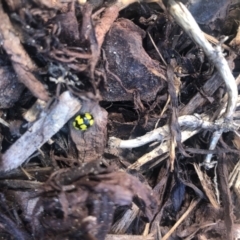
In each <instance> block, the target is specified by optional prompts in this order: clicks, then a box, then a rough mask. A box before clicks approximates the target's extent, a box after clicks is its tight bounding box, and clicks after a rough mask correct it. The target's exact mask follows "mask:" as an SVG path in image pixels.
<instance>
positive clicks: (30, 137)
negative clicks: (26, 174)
mask: <svg viewBox="0 0 240 240" xmlns="http://www.w3.org/2000/svg"><path fill="white" fill-rule="evenodd" d="M80 108H81V103H80V101H79V100H78V99H76V98H75V97H73V96H72V95H71V93H70V92H69V91H66V92H64V93H62V95H61V96H60V97H59V100H58V102H57V104H56V105H55V106H53V107H52V109H50V110H49V112H44V113H42V115H41V117H40V118H39V120H37V121H36V122H35V123H34V124H33V126H32V127H31V128H30V129H29V130H28V131H27V132H26V133H25V134H24V135H23V136H22V137H21V138H19V139H18V140H17V141H16V142H15V143H14V144H13V145H12V146H11V147H10V148H9V149H8V150H7V151H6V152H5V153H4V154H3V155H2V162H1V167H0V169H1V170H2V171H8V170H11V169H14V168H17V167H19V166H20V165H21V164H22V163H24V161H25V160H26V159H28V157H30V156H31V155H32V154H33V153H34V152H35V151H36V150H37V149H38V148H40V147H41V146H42V145H43V144H44V143H45V142H47V141H48V140H49V139H50V138H51V137H52V136H53V135H54V134H56V133H57V132H58V131H59V130H60V129H61V128H62V126H63V125H64V124H65V123H66V122H67V121H68V120H69V119H70V118H71V117H73V116H74V114H76V113H77V112H78V111H79V110H80Z"/></svg>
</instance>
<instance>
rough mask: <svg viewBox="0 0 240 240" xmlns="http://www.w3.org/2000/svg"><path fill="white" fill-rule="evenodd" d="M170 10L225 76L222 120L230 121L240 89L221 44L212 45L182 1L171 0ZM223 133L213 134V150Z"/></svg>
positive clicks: (206, 162)
mask: <svg viewBox="0 0 240 240" xmlns="http://www.w3.org/2000/svg"><path fill="white" fill-rule="evenodd" d="M168 10H169V12H170V14H171V15H172V16H173V18H174V19H175V20H176V22H177V23H178V24H179V25H180V26H181V27H182V28H183V29H184V30H185V31H186V33H187V34H188V35H189V36H190V37H191V38H192V39H193V40H194V41H195V42H196V43H197V44H198V45H199V46H200V47H201V48H202V49H203V51H204V52H205V54H206V55H207V57H208V58H209V60H210V61H211V62H212V63H213V64H214V66H215V67H216V68H217V70H218V71H219V73H220V75H221V77H222V78H223V80H224V82H225V85H226V88H227V92H228V103H227V108H226V111H225V113H224V116H223V119H221V120H222V121H230V120H231V119H232V116H233V113H234V111H235V108H236V104H237V97H238V90H237V85H236V82H235V79H234V77H233V75H232V73H231V70H230V68H229V66H228V63H227V61H226V59H225V58H224V56H223V54H222V50H221V47H220V45H218V46H216V48H215V49H214V48H213V47H212V45H211V44H210V43H209V42H208V41H207V40H206V38H205V37H204V34H203V32H202V31H201V29H200V28H199V26H198V24H197V23H196V21H195V20H194V18H193V16H192V15H191V13H190V12H189V11H188V9H187V8H186V7H185V6H184V5H183V4H182V3H181V2H178V3H176V2H175V1H174V0H169V1H168ZM221 134H222V130H219V131H218V132H216V133H214V134H213V137H212V139H211V143H210V149H211V150H212V149H215V147H216V144H217V142H218V140H219V138H220V136H221ZM211 157H212V155H207V157H206V159H205V161H204V162H205V164H206V167H207V168H211V167H212V164H210V161H211Z"/></svg>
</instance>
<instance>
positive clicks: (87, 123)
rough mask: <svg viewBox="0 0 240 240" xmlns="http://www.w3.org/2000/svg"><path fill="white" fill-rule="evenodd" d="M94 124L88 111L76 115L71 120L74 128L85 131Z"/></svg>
mask: <svg viewBox="0 0 240 240" xmlns="http://www.w3.org/2000/svg"><path fill="white" fill-rule="evenodd" d="M93 124H94V118H93V116H92V115H91V114H90V113H84V114H80V115H77V116H76V117H75V119H74V121H73V127H74V128H75V129H76V130H81V131H85V130H87V129H88V128H90V127H91V126H92V125H93Z"/></svg>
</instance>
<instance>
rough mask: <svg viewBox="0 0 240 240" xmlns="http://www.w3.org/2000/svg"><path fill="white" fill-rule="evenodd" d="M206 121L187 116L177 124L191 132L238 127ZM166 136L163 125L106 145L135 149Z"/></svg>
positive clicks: (205, 119)
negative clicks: (191, 130) (128, 138)
mask: <svg viewBox="0 0 240 240" xmlns="http://www.w3.org/2000/svg"><path fill="white" fill-rule="evenodd" d="M208 119H209V117H208V116H203V117H200V116H193V115H187V116H181V117H179V118H178V123H179V125H180V126H181V127H185V128H191V129H193V130H196V129H199V128H200V129H207V130H219V129H221V131H235V130H237V129H238V126H236V125H233V124H222V123H220V122H215V123H213V122H209V121H208ZM168 136H169V126H168V125H165V126H163V127H160V128H156V129H154V130H152V131H151V132H148V133H147V134H145V135H143V136H141V137H137V138H134V139H130V140H121V139H119V138H116V137H110V138H109V143H108V144H109V146H110V147H111V148H116V147H117V148H136V147H140V146H143V145H145V144H147V143H150V142H153V141H159V142H162V141H163V140H164V139H167V138H168ZM211 150H213V149H211Z"/></svg>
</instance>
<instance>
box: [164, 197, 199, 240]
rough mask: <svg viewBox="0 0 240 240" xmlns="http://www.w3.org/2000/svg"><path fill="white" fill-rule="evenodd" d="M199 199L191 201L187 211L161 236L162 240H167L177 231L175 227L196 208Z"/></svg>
mask: <svg viewBox="0 0 240 240" xmlns="http://www.w3.org/2000/svg"><path fill="white" fill-rule="evenodd" d="M200 200H201V199H199V200H195V201H192V202H191V204H190V206H189V207H188V209H187V211H186V212H185V213H184V214H183V215H182V216H181V217H180V218H179V220H178V221H177V222H176V223H175V224H174V225H173V227H172V228H171V229H170V230H169V232H168V233H167V234H166V235H165V236H163V238H162V240H167V239H168V238H169V237H170V236H171V235H172V233H173V232H174V231H175V230H176V229H177V227H178V226H179V225H180V224H181V223H182V222H183V221H184V219H185V218H186V217H187V216H188V215H189V214H190V213H191V211H192V210H193V209H194V208H195V207H196V206H197V204H198V203H199V201H200Z"/></svg>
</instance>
